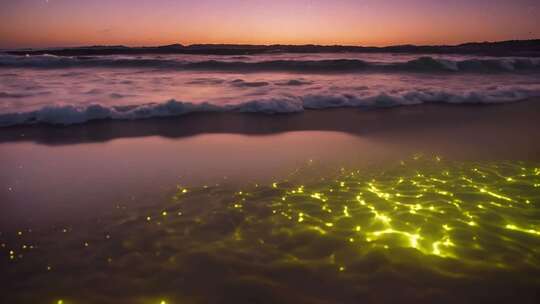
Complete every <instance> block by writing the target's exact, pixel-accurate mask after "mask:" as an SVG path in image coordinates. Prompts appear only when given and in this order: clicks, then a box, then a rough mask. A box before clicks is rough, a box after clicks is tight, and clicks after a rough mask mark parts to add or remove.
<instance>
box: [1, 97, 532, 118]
mask: <svg viewBox="0 0 540 304" xmlns="http://www.w3.org/2000/svg"><path fill="white" fill-rule="evenodd" d="M533 97H540V90H530V89H524V88H519V87H514V88H503V89H499V88H496V87H492V88H488V89H483V90H469V91H465V92H461V93H456V92H451V91H446V90H427V89H425V90H417V91H405V92H400V93H398V94H390V93H380V94H376V95H352V94H330V95H321V94H311V95H305V96H298V97H283V98H269V99H264V98H262V99H256V100H251V101H247V102H243V103H239V104H227V105H215V104H210V103H192V102H183V101H177V100H169V101H166V102H164V103H148V104H142V105H133V106H107V105H102V104H90V105H86V106H82V105H80V106H74V105H47V106H44V107H42V108H40V109H37V110H33V111H26V112H17V113H4V114H0V126H3V127H6V126H14V125H24V124H36V123H44V124H57V125H71V124H80V123H85V122H88V121H93V120H103V119H112V120H136V119H147V118H154V117H173V116H181V115H184V114H189V113H195V112H250V113H264V114H279V113H297V112H302V111H304V110H309V109H327V108H338V107H341V108H347V107H358V108H362V107H364V108H381V107H395V106H407V105H416V104H422V103H448V104H496V103H508V102H515V101H520V100H524V99H527V98H533Z"/></svg>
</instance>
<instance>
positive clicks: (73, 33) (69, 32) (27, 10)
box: [0, 0, 540, 48]
mask: <svg viewBox="0 0 540 304" xmlns="http://www.w3.org/2000/svg"><path fill="white" fill-rule="evenodd" d="M538 16H540V1H539V0H295V1H290V0H271V1H270V0H229V1H218V0H196V1H195V0H191V1H187V0H48V1H47V0H0V20H2V21H1V23H2V25H1V26H0V47H2V48H6V47H7V48H13V47H44V46H72V45H89V44H124V45H159V44H169V43H183V44H191V43H254V44H271V43H291V44H304V43H315V44H353V45H389V44H404V43H414V44H455V43H461V42H466V41H485V40H506V39H531V38H539V37H540V22H539V20H540V18H539V17H538Z"/></svg>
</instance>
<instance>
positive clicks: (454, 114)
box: [0, 98, 540, 145]
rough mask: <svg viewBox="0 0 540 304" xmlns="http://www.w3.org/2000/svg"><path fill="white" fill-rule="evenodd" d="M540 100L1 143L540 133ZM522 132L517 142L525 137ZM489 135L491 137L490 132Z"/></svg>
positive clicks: (103, 129)
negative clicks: (212, 136) (475, 129)
mask: <svg viewBox="0 0 540 304" xmlns="http://www.w3.org/2000/svg"><path fill="white" fill-rule="evenodd" d="M539 118H540V99H539V98H533V99H528V100H525V101H520V102H515V103H505V104H487V105H484V104H482V105H478V104H466V105H463V104H459V105H458V104H435V103H429V104H420V105H411V106H399V107H391V108H377V109H365V108H332V109H322V110H306V111H303V112H300V113H287V114H261V113H240V112H198V113H189V114H184V115H180V116H175V117H162V118H148V119H140V120H108V119H106V120H95V121H90V122H86V123H83V124H75V125H68V126H64V125H49V124H35V125H21V126H11V127H4V128H1V129H0V130H1V132H0V144H5V143H14V142H33V143H37V144H44V145H69V144H78V143H93V142H107V141H110V140H114V139H119V138H136V137H148V136H159V137H164V138H182V137H190V136H196V135H200V134H241V135H248V136H256V135H258V136H265V135H273V134H279V133H285V132H293V131H336V132H343V133H348V134H353V135H359V136H365V137H373V136H375V137H377V136H387V135H390V136H392V134H393V133H395V134H394V135H406V134H411V133H417V134H421V133H426V132H427V133H429V130H430V129H442V130H445V131H448V132H449V133H450V134H453V135H457V133H459V132H460V131H461V130H462V128H464V127H467V126H470V127H471V128H472V127H476V126H484V127H485V128H486V129H488V130H486V131H487V132H490V133H501V132H502V133H505V134H506V133H508V132H509V131H510V132H511V131H512V130H508V129H509V128H508V127H507V126H509V125H511V126H512V129H515V130H520V129H523V130H528V131H530V132H531V133H530V134H531V136H535V135H534V134H539V133H538V132H540V124H538V123H537V120H538V119H539ZM524 135H526V134H523V132H517V134H515V136H516V137H515V139H521V140H523V139H524ZM486 136H489V134H486Z"/></svg>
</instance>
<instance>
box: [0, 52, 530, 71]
mask: <svg viewBox="0 0 540 304" xmlns="http://www.w3.org/2000/svg"><path fill="white" fill-rule="evenodd" d="M0 67H12V68H45V69H61V68H78V67H80V68H92V67H106V68H154V69H174V70H208V71H244V72H259V71H260V72H266V71H289V72H307V73H309V72H363V71H365V72H370V71H373V72H454V73H456V72H480V73H481V72H519V71H540V59H539V58H492V59H489V58H483V59H466V60H450V59H442V58H435V57H429V56H425V57H419V58H417V59H413V60H410V61H405V62H402V61H398V62H390V63H388V62H376V61H365V60H359V59H325V60H266V61H227V60H201V61H190V60H178V59H168V58H164V57H150V58H140V57H110V56H75V57H65V56H54V55H32V56H15V55H0Z"/></svg>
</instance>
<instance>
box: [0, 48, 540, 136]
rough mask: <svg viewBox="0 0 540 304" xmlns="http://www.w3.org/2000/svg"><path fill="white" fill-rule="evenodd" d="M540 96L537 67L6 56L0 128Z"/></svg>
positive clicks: (283, 58) (512, 61)
mask: <svg viewBox="0 0 540 304" xmlns="http://www.w3.org/2000/svg"><path fill="white" fill-rule="evenodd" d="M538 96H540V59H538V58H527V57H489V56H477V55H410V54H399V53H395V54H393V53H381V54H377V53H374V54H372V53H367V54H363V53H315V54H304V53H301V54H287V53H276V54H257V55H245V56H237V55H231V56H223V55H221V56H218V55H166V54H165V55H107V56H95V55H88V56H71V57H70V56H54V55H47V54H45V55H27V56H16V55H7V54H4V55H0V100H1V101H2V102H1V104H0V125H1V126H13V125H21V124H34V123H49V124H64V125H67V124H76V123H84V122H87V121H90V120H100V119H123V120H126V119H129V120H132V119H143V118H151V117H165V116H178V115H182V114H186V113H193V112H228V111H231V112H255V113H258V112H261V113H270V114H272V113H296V112H302V111H305V110H307V109H327V108H336V107H355V108H380V107H394V106H408V105H417V104H422V103H450V104H491V103H507V102H514V101H519V100H523V99H527V98H531V97H538Z"/></svg>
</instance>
